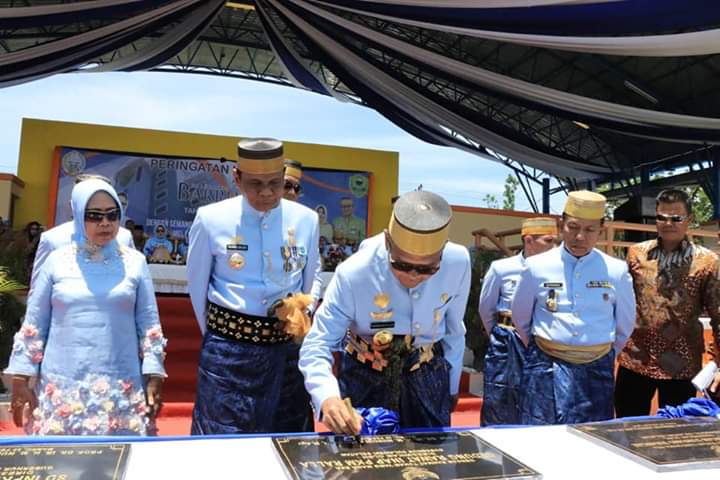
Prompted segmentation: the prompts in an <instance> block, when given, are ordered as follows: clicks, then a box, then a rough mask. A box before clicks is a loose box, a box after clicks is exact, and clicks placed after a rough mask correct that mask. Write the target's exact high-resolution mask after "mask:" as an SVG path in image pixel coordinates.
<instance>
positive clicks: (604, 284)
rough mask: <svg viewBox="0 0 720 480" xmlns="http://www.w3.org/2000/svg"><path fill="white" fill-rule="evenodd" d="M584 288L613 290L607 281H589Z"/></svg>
mask: <svg viewBox="0 0 720 480" xmlns="http://www.w3.org/2000/svg"><path fill="white" fill-rule="evenodd" d="M585 288H613V285H612V283H610V282H607V281H600V280H591V281H589V282H588V283H587V284H586V285H585Z"/></svg>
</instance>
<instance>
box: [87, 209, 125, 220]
mask: <svg viewBox="0 0 720 480" xmlns="http://www.w3.org/2000/svg"><path fill="white" fill-rule="evenodd" d="M103 218H107V220H108V222H116V221H118V220H119V219H120V209H119V208H114V209H112V210H108V211H107V212H101V211H100V210H87V211H86V212H85V221H87V222H93V223H100V222H102V221H103Z"/></svg>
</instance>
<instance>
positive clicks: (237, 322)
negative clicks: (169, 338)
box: [207, 302, 292, 345]
mask: <svg viewBox="0 0 720 480" xmlns="http://www.w3.org/2000/svg"><path fill="white" fill-rule="evenodd" d="M279 322H280V320H278V319H277V318H275V317H259V316H257V315H248V314H246V313H238V312H235V311H233V310H230V309H228V308H225V307H221V306H220V305H218V304H216V303H213V302H208V316H207V329H208V331H210V332H212V333H214V334H216V335H219V336H221V337H223V338H227V339H228V340H234V341H236V342H243V343H259V344H265V345H274V344H278V343H285V342H287V341H289V340H290V339H291V338H292V335H288V334H286V333H285V332H283V331H282V330H281V329H280V328H279V327H280V324H279Z"/></svg>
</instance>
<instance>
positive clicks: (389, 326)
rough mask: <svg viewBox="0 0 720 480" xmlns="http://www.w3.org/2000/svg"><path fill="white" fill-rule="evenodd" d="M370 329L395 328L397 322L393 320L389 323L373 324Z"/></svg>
mask: <svg viewBox="0 0 720 480" xmlns="http://www.w3.org/2000/svg"><path fill="white" fill-rule="evenodd" d="M370 328H372V329H376V328H388V329H389V328H395V322H393V321H392V320H391V321H389V322H371V323H370Z"/></svg>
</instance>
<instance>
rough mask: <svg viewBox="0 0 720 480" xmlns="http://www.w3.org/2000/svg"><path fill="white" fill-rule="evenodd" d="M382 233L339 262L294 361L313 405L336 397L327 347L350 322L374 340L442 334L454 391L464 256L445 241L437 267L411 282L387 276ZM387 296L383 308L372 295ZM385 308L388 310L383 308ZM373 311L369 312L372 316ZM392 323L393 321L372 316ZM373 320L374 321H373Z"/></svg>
mask: <svg viewBox="0 0 720 480" xmlns="http://www.w3.org/2000/svg"><path fill="white" fill-rule="evenodd" d="M382 235H383V234H382V233H381V234H379V235H377V236H375V237H373V239H371V241H366V242H364V246H363V248H362V249H360V250H358V251H357V252H356V253H355V254H354V255H353V256H352V257H350V258H348V259H347V260H345V262H343V263H342V264H340V266H339V267H338V269H337V270H336V271H335V276H334V277H333V279H332V281H331V282H330V285H329V286H328V289H327V292H326V293H325V299H324V301H323V303H322V305H321V306H320V308H318V310H317V312H316V313H315V318H314V322H313V326H312V328H311V329H310V333H309V334H308V335H307V336H306V337H305V341H304V342H303V346H302V348H301V350H300V362H299V367H300V370H301V371H302V373H303V375H304V376H305V388H306V389H307V391H308V392H309V393H310V395H311V397H312V401H313V405H314V407H315V411H316V412H320V411H321V409H320V407H321V405H322V403H323V402H324V401H325V400H326V399H327V398H329V397H333V396H337V397H339V396H340V389H339V386H338V382H337V380H336V378H335V376H334V375H333V373H332V364H333V357H332V352H333V351H336V350H339V349H340V348H341V345H342V342H343V339H344V338H345V334H346V332H347V330H348V329H350V330H352V331H353V332H355V333H356V334H358V335H360V336H362V337H363V338H365V339H366V340H368V341H372V336H373V335H374V334H375V333H377V332H378V331H380V330H392V332H393V333H394V334H396V335H412V336H414V337H415V341H414V345H415V346H420V345H424V344H430V343H434V342H438V341H441V342H442V345H443V348H444V351H445V359H446V360H447V361H448V363H449V364H450V394H451V395H455V394H456V393H457V392H458V388H459V384H460V374H461V372H462V357H463V352H464V349H465V325H464V323H463V316H464V314H465V307H466V305H467V299H468V293H469V289H470V275H471V268H470V255H469V253H468V251H467V249H466V248H464V247H462V246H460V245H457V244H454V243H448V244H447V245H446V246H445V249H444V250H443V256H442V262H441V266H440V270H439V271H438V272H437V273H436V274H435V275H433V276H432V277H430V278H429V279H427V280H425V281H424V282H422V283H421V284H419V285H418V286H417V287H415V288H412V289H407V288H405V287H403V286H402V285H401V284H400V282H398V280H397V278H396V277H395V276H394V275H393V273H392V271H391V267H390V263H389V261H388V254H387V250H386V249H385V242H383V241H380V239H379V238H378V237H382ZM382 294H385V295H387V298H388V299H389V300H388V303H387V305H385V306H384V307H381V306H378V304H380V305H383V302H382V301H381V300H380V298H382V297H377V296H378V295H382ZM390 313H391V315H389V314H390ZM373 317H375V318H373ZM390 321H391V322H394V326H393V327H392V328H387V327H376V328H373V325H372V324H373V323H376V322H390ZM376 325H377V323H376Z"/></svg>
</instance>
